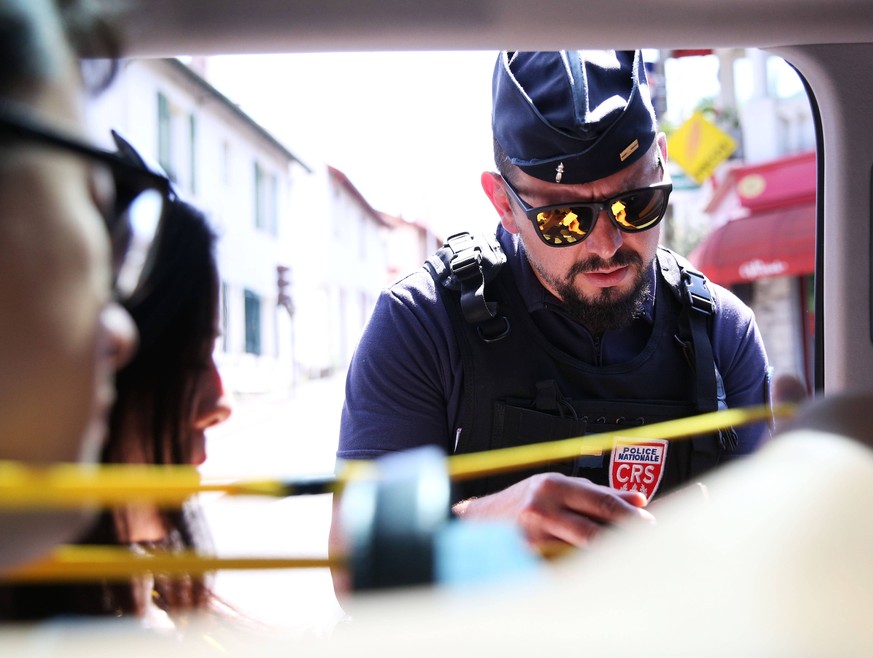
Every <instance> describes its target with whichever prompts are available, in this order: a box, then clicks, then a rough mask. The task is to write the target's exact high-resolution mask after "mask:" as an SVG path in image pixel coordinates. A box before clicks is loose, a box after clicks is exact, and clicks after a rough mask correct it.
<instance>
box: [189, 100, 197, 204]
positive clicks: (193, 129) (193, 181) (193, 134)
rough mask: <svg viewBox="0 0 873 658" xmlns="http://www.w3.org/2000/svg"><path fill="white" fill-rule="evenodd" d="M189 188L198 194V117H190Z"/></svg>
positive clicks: (192, 192) (190, 115) (191, 115)
mask: <svg viewBox="0 0 873 658" xmlns="http://www.w3.org/2000/svg"><path fill="white" fill-rule="evenodd" d="M188 177H189V180H188V186H189V188H190V189H191V194H197V117H195V116H194V115H193V114H189V115H188Z"/></svg>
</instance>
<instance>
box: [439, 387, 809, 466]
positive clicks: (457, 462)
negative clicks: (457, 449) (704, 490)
mask: <svg viewBox="0 0 873 658" xmlns="http://www.w3.org/2000/svg"><path fill="white" fill-rule="evenodd" d="M794 411H795V406H794V405H789V404H785V405H777V406H776V407H773V408H771V407H770V405H766V404H762V405H758V406H755V407H746V408H743V409H725V410H723V411H713V412H711V413H706V414H699V415H697V416H689V417H687V418H679V419H677V420H668V421H665V422H663V423H652V424H651V425H640V426H635V427H629V428H627V429H622V430H621V431H615V432H603V433H599V434H589V435H587V436H578V437H574V438H571V439H561V440H560V441H546V442H543V443H533V444H530V445H525V446H516V447H512V448H500V449H497V450H489V451H488V452H472V453H469V454H466V455H453V456H452V457H450V458H449V460H448V461H449V475H450V477H451V478H452V479H453V480H464V479H471V478H476V477H482V476H484V475H492V474H495V473H504V472H506V471H513V470H517V469H520V468H526V467H528V466H537V465H540V464H547V463H549V462H553V461H561V460H567V459H573V458H575V457H578V456H580V455H599V454H601V453H602V452H603V451H605V450H612V447H613V445H614V444H615V440H616V439H618V438H620V439H621V440H622V441H623V442H627V443H645V442H646V441H651V440H652V439H667V440H671V441H677V440H682V439H688V438H691V437H693V436H698V435H700V434H708V433H710V432H714V431H716V430H720V429H727V428H729V427H740V426H741V425H748V424H750V423H755V422H759V421H762V420H768V419H769V418H770V417H771V413H772V416H775V417H781V416H788V415H791V414H793V413H794Z"/></svg>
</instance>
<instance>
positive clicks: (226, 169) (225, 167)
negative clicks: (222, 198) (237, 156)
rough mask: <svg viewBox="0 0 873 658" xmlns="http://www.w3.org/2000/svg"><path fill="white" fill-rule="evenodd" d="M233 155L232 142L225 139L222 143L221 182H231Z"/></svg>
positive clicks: (226, 183)
mask: <svg viewBox="0 0 873 658" xmlns="http://www.w3.org/2000/svg"><path fill="white" fill-rule="evenodd" d="M231 156H232V152H231V148H230V142H228V141H227V140H224V141H223V142H222V143H221V182H223V183H224V184H225V185H229V184H230V170H231Z"/></svg>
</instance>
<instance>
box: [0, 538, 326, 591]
mask: <svg viewBox="0 0 873 658" xmlns="http://www.w3.org/2000/svg"><path fill="white" fill-rule="evenodd" d="M340 563H341V562H340V561H339V560H337V559H330V558H326V557H325V558H321V557H312V558H301V557H297V558H287V557H215V556H206V555H199V554H197V553H195V552H193V551H186V552H181V553H168V552H155V553H135V552H133V551H131V550H130V549H129V548H127V547H123V546H118V547H117V546H60V547H58V548H57V549H55V550H54V551H53V552H52V553H51V554H50V555H49V556H47V557H45V558H43V559H40V560H37V561H35V562H31V563H28V564H25V565H23V566H20V567H16V568H15V569H12V570H9V571H7V572H5V573H0V581H7V582H18V583H37V582H82V581H93V580H127V579H129V578H132V577H136V576H142V575H145V574H161V575H167V576H187V575H202V574H206V573H211V572H213V571H218V570H227V569H231V570H256V569H326V568H329V567H331V566H333V565H337V564H340Z"/></svg>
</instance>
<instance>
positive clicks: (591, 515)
mask: <svg viewBox="0 0 873 658" xmlns="http://www.w3.org/2000/svg"><path fill="white" fill-rule="evenodd" d="M645 506H646V497H645V496H644V495H643V494H641V493H639V492H636V491H618V490H616V489H612V488H610V487H605V486H602V485H599V484H594V483H593V482H591V481H590V480H586V479H583V478H574V477H568V476H566V475H561V474H560V473H540V474H538V475H534V476H532V477H529V478H527V479H525V480H522V481H521V482H518V483H516V484H514V485H512V486H511V487H509V488H507V489H504V490H503V491H499V492H497V493H494V494H490V495H488V496H483V497H482V498H472V499H469V500H465V501H461V502H460V503H458V504H456V505H455V506H454V507H453V508H452V511H453V512H454V513H455V514H456V515H457V516H458V517H461V518H469V519H474V518H482V519H487V518H491V519H498V518H499V519H511V520H512V521H514V522H515V523H517V524H518V526H519V527H520V528H521V530H522V531H523V532H524V534H525V536H526V537H527V540H528V541H529V542H530V543H531V544H532V545H533V546H535V547H537V548H540V549H545V548H549V547H550V546H553V545H554V544H555V542H556V541H557V542H564V543H566V544H570V545H572V546H577V547H583V546H586V545H587V544H588V543H589V542H590V541H591V540H592V539H593V538H594V537H596V536H597V534H598V533H599V532H600V531H601V530H603V529H604V528H606V527H608V526H610V525H613V524H615V523H618V522H620V521H627V520H633V519H638V520H642V521H647V522H649V523H653V522H654V520H655V518H654V517H653V516H652V515H651V514H649V513H648V512H647V511H646V510H644V509H642V508H643V507H645Z"/></svg>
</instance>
